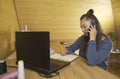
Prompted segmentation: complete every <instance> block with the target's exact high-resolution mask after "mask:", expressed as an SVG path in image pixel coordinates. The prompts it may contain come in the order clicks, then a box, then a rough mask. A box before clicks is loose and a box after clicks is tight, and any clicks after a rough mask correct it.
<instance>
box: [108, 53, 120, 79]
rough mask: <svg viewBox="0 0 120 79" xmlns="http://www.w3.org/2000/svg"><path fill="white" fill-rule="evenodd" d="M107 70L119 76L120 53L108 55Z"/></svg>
mask: <svg viewBox="0 0 120 79" xmlns="http://www.w3.org/2000/svg"><path fill="white" fill-rule="evenodd" d="M108 71H109V72H111V73H113V74H114V75H116V76H118V77H120V53H119V54H113V53H112V54H111V55H110V59H109V70H108Z"/></svg>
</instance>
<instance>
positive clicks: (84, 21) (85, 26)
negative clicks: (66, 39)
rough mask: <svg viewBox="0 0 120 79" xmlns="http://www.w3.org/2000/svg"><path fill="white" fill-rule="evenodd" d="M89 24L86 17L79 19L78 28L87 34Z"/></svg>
mask: <svg viewBox="0 0 120 79" xmlns="http://www.w3.org/2000/svg"><path fill="white" fill-rule="evenodd" d="M90 25H91V21H90V20H87V19H86V18H84V19H82V20H80V28H81V30H82V32H83V33H84V34H85V35H87V33H88V31H89V30H88V29H89V28H90Z"/></svg>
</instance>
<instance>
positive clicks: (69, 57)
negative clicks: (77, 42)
mask: <svg viewBox="0 0 120 79" xmlns="http://www.w3.org/2000/svg"><path fill="white" fill-rule="evenodd" d="M77 57H78V56H77V55H74V54H68V55H65V56H63V55H61V54H58V53H54V54H52V55H50V58H52V59H57V60H61V61H66V62H71V61H73V60H75V59H76V58H77Z"/></svg>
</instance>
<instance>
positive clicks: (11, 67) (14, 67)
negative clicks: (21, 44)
mask: <svg viewBox="0 0 120 79" xmlns="http://www.w3.org/2000/svg"><path fill="white" fill-rule="evenodd" d="M7 67H11V68H18V67H17V66H7Z"/></svg>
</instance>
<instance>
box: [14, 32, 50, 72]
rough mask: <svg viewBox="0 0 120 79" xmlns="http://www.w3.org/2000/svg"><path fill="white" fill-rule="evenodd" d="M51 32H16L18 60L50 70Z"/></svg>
mask: <svg viewBox="0 0 120 79" xmlns="http://www.w3.org/2000/svg"><path fill="white" fill-rule="evenodd" d="M49 41H50V40H49V32H16V53H17V60H23V61H24V63H26V64H29V65H32V66H35V67H38V68H43V69H46V70H49V67H50V53H49V47H50V43H49Z"/></svg>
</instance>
